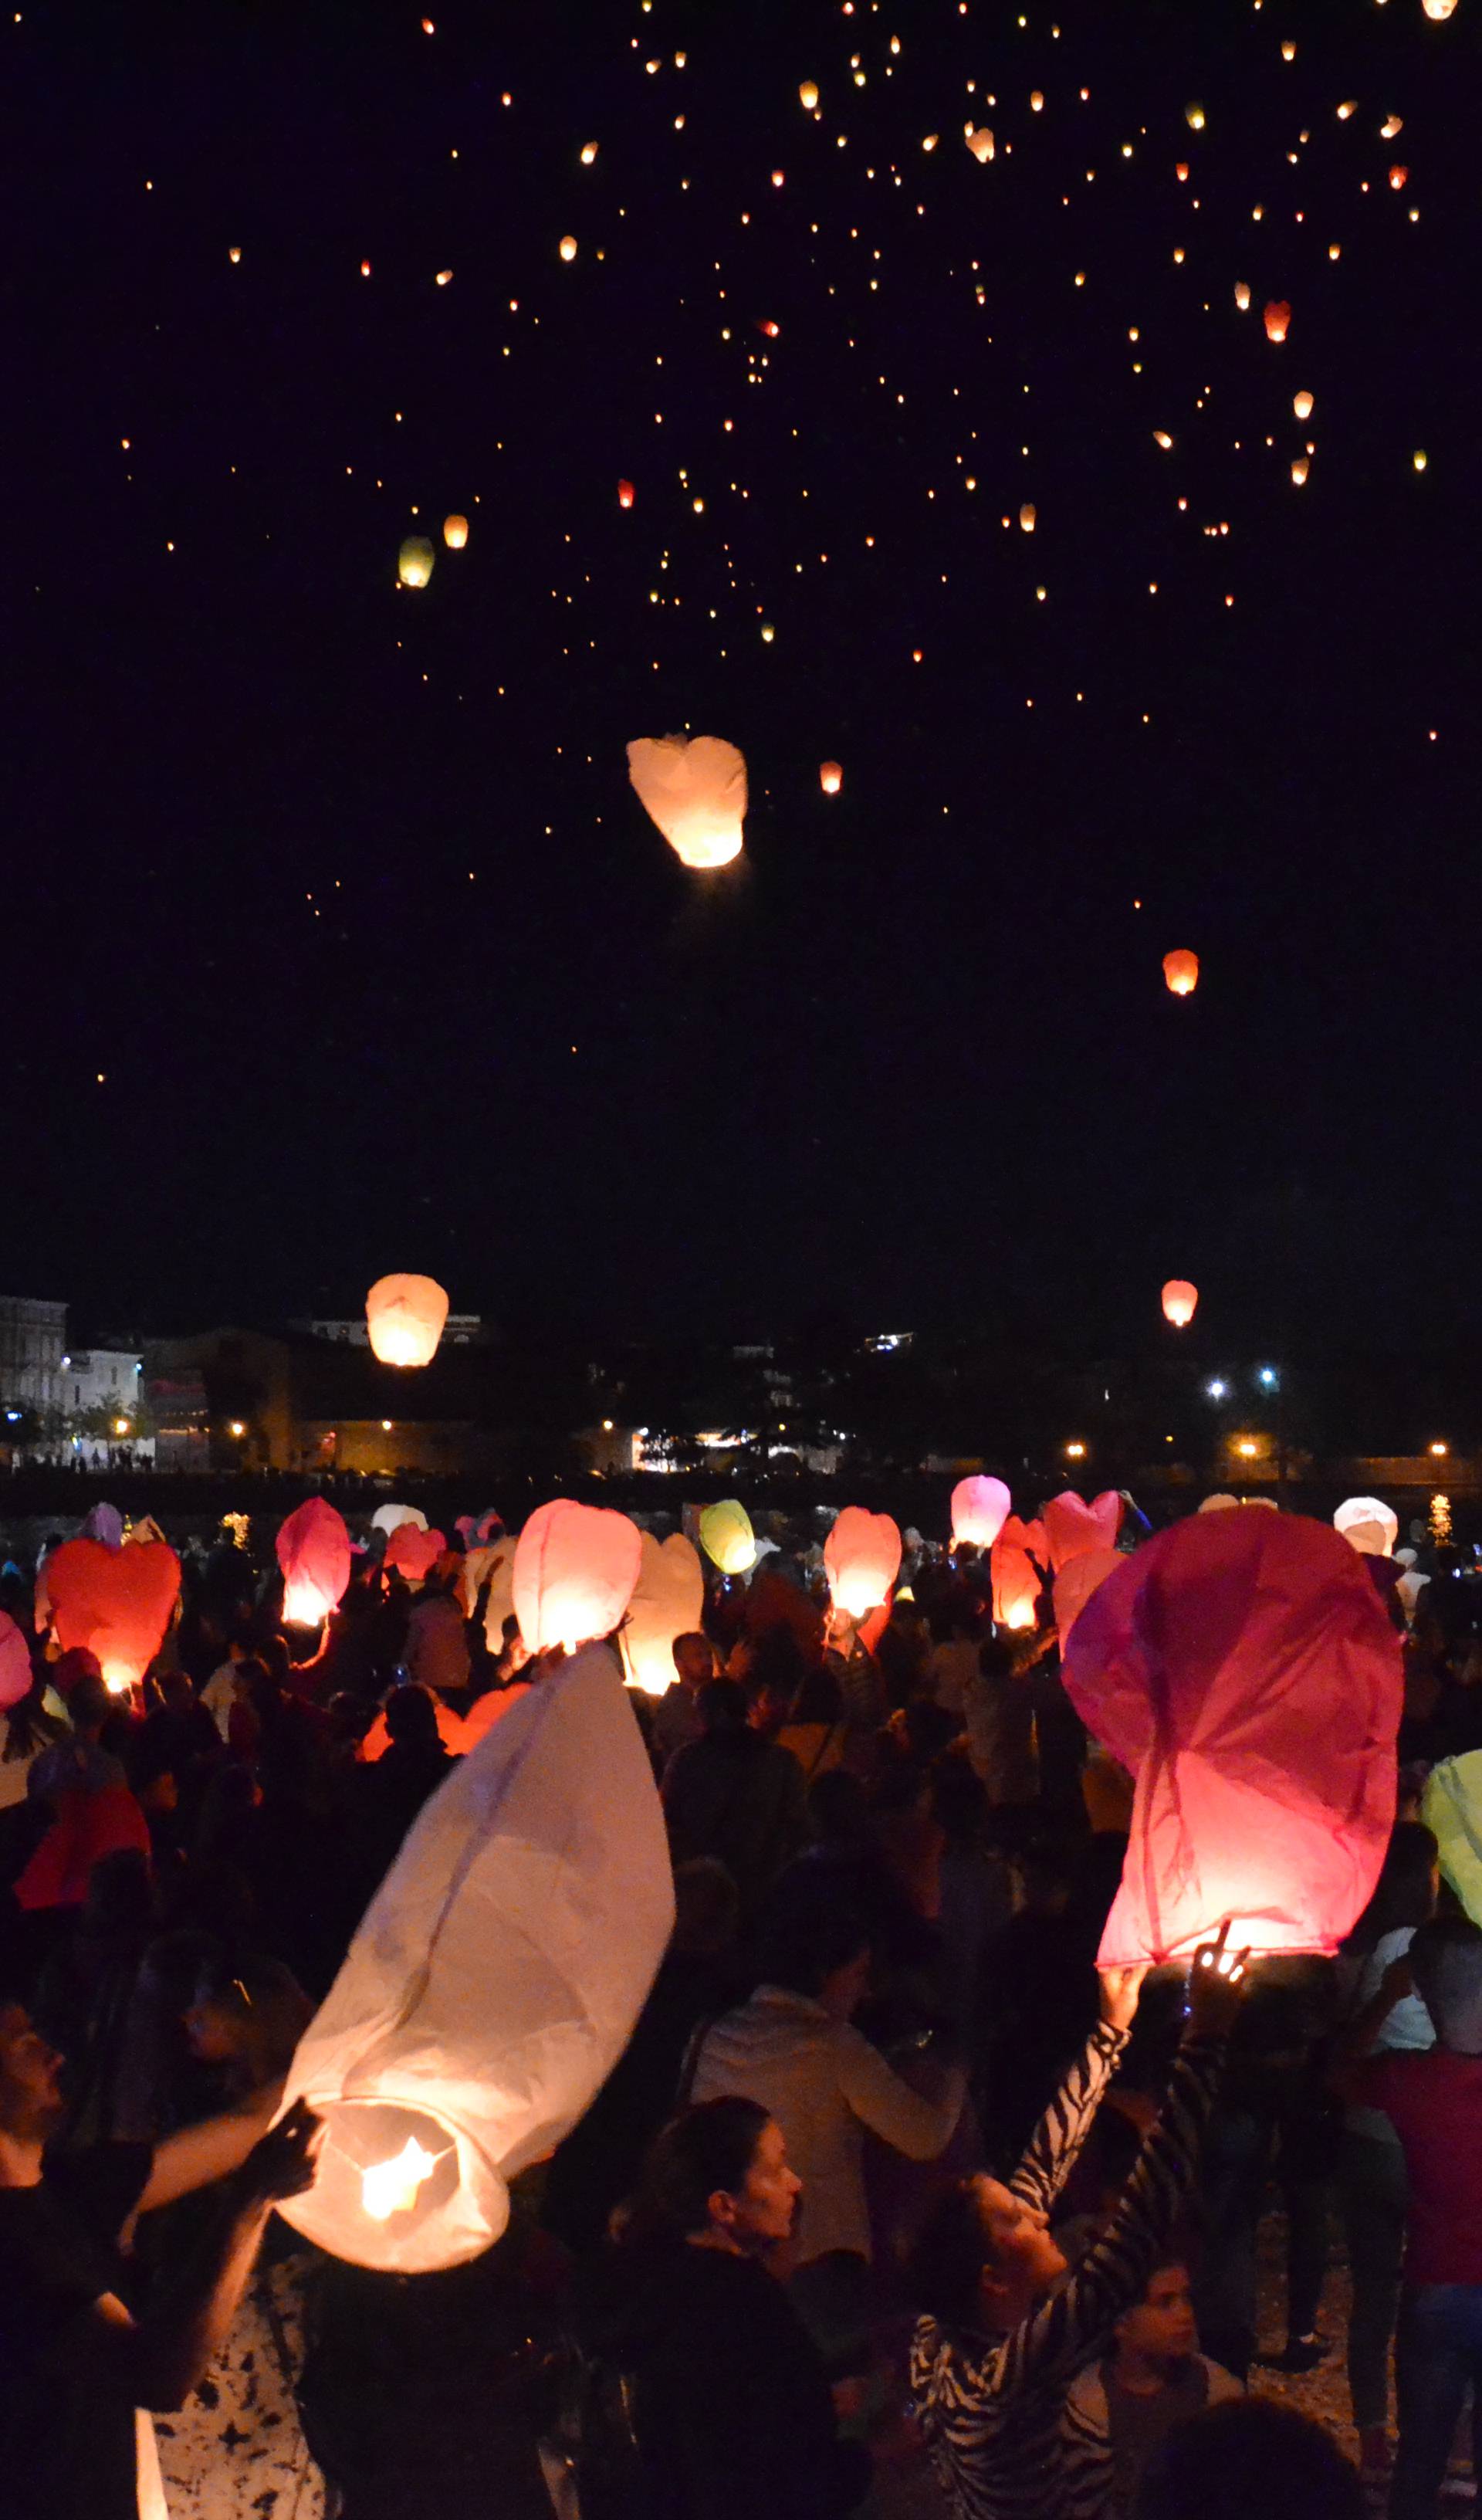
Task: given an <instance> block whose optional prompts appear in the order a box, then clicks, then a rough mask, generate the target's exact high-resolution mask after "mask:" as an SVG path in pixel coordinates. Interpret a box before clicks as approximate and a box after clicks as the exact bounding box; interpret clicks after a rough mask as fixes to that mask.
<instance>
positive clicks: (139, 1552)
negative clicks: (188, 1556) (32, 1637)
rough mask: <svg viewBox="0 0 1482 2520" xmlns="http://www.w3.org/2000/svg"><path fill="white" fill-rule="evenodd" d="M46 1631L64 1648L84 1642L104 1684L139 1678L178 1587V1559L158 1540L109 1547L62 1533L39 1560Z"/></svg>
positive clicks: (161, 1640) (168, 1616)
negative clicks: (47, 1619)
mask: <svg viewBox="0 0 1482 2520" xmlns="http://www.w3.org/2000/svg"><path fill="white" fill-rule="evenodd" d="M45 1574H46V1598H47V1603H48V1607H49V1611H50V1617H51V1624H52V1634H53V1636H54V1637H55V1638H56V1640H57V1643H58V1645H59V1646H60V1647H61V1649H62V1651H63V1652H64V1653H67V1652H69V1651H70V1649H71V1648H72V1646H73V1645H85V1646H86V1647H87V1650H88V1652H89V1653H95V1654H96V1655H97V1657H98V1660H99V1662H100V1664H101V1665H102V1667H103V1677H104V1679H105V1680H106V1682H107V1683H108V1686H109V1688H112V1689H123V1688H130V1687H132V1686H133V1685H134V1684H135V1683H136V1682H138V1681H141V1680H143V1678H144V1675H145V1673H146V1672H147V1671H148V1669H149V1667H150V1664H151V1663H152V1662H153V1661H154V1658H155V1656H156V1654H157V1652H158V1651H159V1648H160V1646H161V1644H162V1643H164V1636H165V1630H166V1629H167V1628H168V1626H169V1623H170V1619H171V1617H172V1616H173V1613H174V1608H175V1603H176V1601H177V1599H178V1598H179V1595H180V1560H179V1558H178V1557H177V1556H176V1554H175V1553H174V1551H173V1549H171V1548H169V1547H167V1545H166V1544H165V1542H164V1541H162V1540H146V1541H142V1542H139V1543H137V1544H135V1545H133V1546H131V1547H129V1548H127V1549H110V1548H109V1547H108V1546H107V1544H106V1543H105V1542H104V1541H101V1540H65V1541H64V1542H63V1544H62V1546H61V1548H60V1549H54V1550H53V1551H52V1553H51V1555H50V1556H49V1557H48V1559H47V1561H46V1568H45Z"/></svg>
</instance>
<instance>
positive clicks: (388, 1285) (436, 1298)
mask: <svg viewBox="0 0 1482 2520" xmlns="http://www.w3.org/2000/svg"><path fill="white" fill-rule="evenodd" d="M365 1317H366V1328H367V1331H368V1332H369V1334H370V1341H371V1352H372V1354H373V1355H374V1356H376V1357H378V1358H379V1359H380V1361H381V1363H382V1365H430V1364H431V1362H432V1359H433V1357H434V1356H435V1355H436V1354H437V1342H438V1340H439V1339H440V1338H441V1336H442V1328H443V1324H444V1322H445V1321H446V1320H447V1318H448V1299H447V1296H446V1294H445V1293H444V1292H443V1289H442V1287H441V1286H439V1284H438V1283H437V1281H436V1279H435V1278H418V1277H413V1276H410V1275H408V1273H407V1272H406V1271H405V1270H393V1271H392V1273H391V1275H390V1276H389V1277H388V1278H378V1279H377V1281H376V1283H375V1285H374V1286H373V1287H372V1288H371V1290H370V1292H369V1294H368V1295H367V1296H366V1299H365Z"/></svg>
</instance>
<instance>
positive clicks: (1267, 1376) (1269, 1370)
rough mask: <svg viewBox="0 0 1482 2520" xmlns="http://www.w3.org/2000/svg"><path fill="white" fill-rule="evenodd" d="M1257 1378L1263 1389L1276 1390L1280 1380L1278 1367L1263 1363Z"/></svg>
mask: <svg viewBox="0 0 1482 2520" xmlns="http://www.w3.org/2000/svg"><path fill="white" fill-rule="evenodd" d="M1256 1380H1257V1382H1258V1383H1259V1384H1260V1386H1261V1388H1262V1390H1263V1391H1275V1389H1276V1387H1277V1380H1278V1376H1277V1370H1276V1367H1275V1366H1274V1365H1263V1366H1262V1368H1261V1371H1260V1373H1258V1374H1257V1375H1256Z"/></svg>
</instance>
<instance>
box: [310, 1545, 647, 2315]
mask: <svg viewBox="0 0 1482 2520" xmlns="http://www.w3.org/2000/svg"><path fill="white" fill-rule="evenodd" d="M579 1509H580V1508H578V1510H579ZM635 1537H636V1535H635ZM673 1920H674V1897H673V1888H672V1880H671V1875H670V1868H669V1859H668V1852H667V1847H666V1843H665V1837H664V1824H663V1815H662V1813H661V1811H660V1809H659V1803H658V1796H657V1793H656V1791H655V1789H654V1785H653V1778H652V1772H651V1769H650V1766H649V1760H648V1754H647V1752H646V1751H645V1749H644V1746H643V1739H642V1736H641V1734H640V1733H639V1730H638V1727H637V1725H636V1724H635V1723H634V1721H633V1714H632V1710H631V1708H630V1707H629V1705H628V1704H627V1701H626V1697H625V1693H624V1690H623V1688H622V1683H621V1680H620V1678H619V1676H618V1672H617V1666H616V1663H615V1661H614V1659H613V1657H612V1655H611V1654H610V1653H609V1652H608V1651H606V1648H605V1647H602V1646H593V1647H590V1648H589V1649H588V1650H587V1651H586V1652H585V1653H583V1654H580V1655H579V1656H577V1657H576V1659H575V1660H573V1661H572V1662H570V1663H567V1664H566V1665H564V1666H563V1667H562V1668H561V1670H560V1671H559V1672H557V1673H556V1674H555V1675H554V1677H553V1678H551V1679H549V1680H548V1681H546V1682H545V1683H544V1684H543V1685H542V1686H541V1687H540V1688H535V1689H531V1690H530V1691H528V1693H527V1694H526V1695H525V1696H524V1697H522V1698H521V1699H520V1700H519V1703H518V1704H517V1705H516V1706H515V1707H513V1708H512V1709H511V1710H510V1712H509V1713H508V1714H506V1715H505V1716H504V1718H503V1720H502V1721H501V1722H500V1723H498V1724H497V1725H495V1726H494V1727H493V1729H492V1730H491V1731H490V1732H489V1733H486V1734H485V1735H484V1737H483V1739H482V1740H481V1741H480V1742H479V1743H478V1744H477V1746H476V1747H475V1748H474V1749H473V1750H472V1751H471V1752H470V1754H469V1756H468V1757H467V1758H466V1759H464V1760H463V1762H462V1763H461V1765H460V1766H459V1767H458V1768H456V1769H455V1770H454V1771H453V1773H452V1774H451V1776H450V1777H449V1778H448V1780H447V1782H446V1783H445V1784H444V1785H443V1786H442V1787H441V1789H440V1790H439V1791H438V1792H437V1793H435V1794H434V1795H433V1796H432V1798H431V1800H430V1802H428V1803H427V1804H426V1805H425V1806H424V1808H423V1810H422V1812H421V1814H420V1815H419V1817H418V1819H417V1820H416V1822H415V1823H413V1826H412V1828H411V1830H410V1832H409V1834H408V1836H407V1837H406V1839H405V1840H404V1842H403V1845H402V1848H401V1852H400V1854H399V1855H398V1856H397V1858H396V1861H395V1863H394V1864H393V1865H392V1867H391V1869H390V1871H389V1872H388V1873H387V1875H386V1877H385V1879H384V1880H383V1881H382V1885H381V1888H380V1889H379V1890H378V1891H377V1893H376V1896H375V1898H374V1899H373V1900H372V1902H371V1906H370V1908H369V1909H368V1911H367V1913H366V1914H365V1916H364V1918H363V1919H362V1921H361V1924H360V1926H359V1929H358V1931H357V1932H356V1935H355V1938H354V1941H353V1942H352V1943H351V1945H350V1950H349V1954H348V1956H347V1958H346V1959H345V1962H344V1965H343V1967H342V1968H341V1969H340V1971H339V1974H338V1976H337V1979H336V1981H335V1984H334V1986H333V1987H332V1988H331V1990H330V1993H329V1996H328V1997H327V1999H326V2001H325V2002H324V2003H323V2004H322V2005H321V2006H320V2009H319V2011H318V2013H317V2014H316V2016H315V2018H314V2020H313V2021H312V2022H311V2023H310V2024H309V2027H308V2029H307V2031H306V2032H305V2033H304V2036H303V2038H302V2039H301V2040H300V2042H299V2045H298V2049H297V2053H296V2054H295V2056H294V2058H293V2062H292V2067H291V2069H290V2073H289V2082H288V2092H287V2098H286V2105H288V2104H291V2103H292V2101H293V2100H294V2099H296V2098H299V2097H302V2098H305V2099H306V2100H307V2101H308V2102H309V2105H310V2107H311V2108H313V2109H314V2110H316V2111H317V2112H318V2114H319V2115H320V2116H321V2117H322V2118H323V2119H324V2121H325V2128H326V2137H325V2142H324V2146H323V2149H322V2151H321V2153H320V2156H319V2166H318V2173H317V2176H316V2178H315V2181H314V2183H313V2185H312V2187H310V2188H308V2189H307V2190H306V2191H305V2193H304V2194H303V2195H301V2196H295V2197H293V2198H292V2199H291V2200H289V2201H288V2202H287V2203H286V2205H285V2209H284V2210H285V2211H286V2213H287V2215H288V2218H289V2220H290V2221H291V2222H292V2224H293V2225H294V2226H295V2227H296V2228H297V2229H298V2230H300V2231H302V2232H303V2233H304V2234H305V2236H306V2237H307V2238H309V2239H311V2240H313V2241H315V2242H316V2243H317V2245H318V2246H319V2247H321V2248H324V2249H328V2250H329V2251H330V2252H331V2253H332V2254H333V2255H334V2256H336V2257H339V2258H347V2259H349V2260H350V2261H351V2263H352V2264H354V2265H358V2266H366V2267H373V2268H377V2269H379V2270H381V2271H382V2272H384V2273H395V2274H422V2273H427V2272H429V2271H431V2270H432V2269H435V2268H438V2267H450V2266H457V2265H461V2264H462V2263H463V2262H464V2261H466V2260H467V2259H470V2258H473V2257H477V2256H478V2255H479V2254H480V2252H481V2251H483V2250H484V2249H486V2248H488V2247H489V2246H490V2245H491V2243H492V2242H493V2241H495V2240H497V2239H498V2238H499V2236H500V2234H501V2233H502V2232H503V2230H504V2229H505V2228H506V2225H507V2223H508V2221H509V2202H510V2200H509V2182H510V2181H511V2180H512V2179H513V2178H514V2177H515V2176H516V2173H517V2172H518V2171H520V2170H523V2169H525V2168H527V2167H528V2165H529V2164H530V2163H531V2162H534V2161H539V2160H541V2159H542V2158H543V2157H544V2156H545V2155H546V2154H548V2153H549V2152H551V2151H552V2150H553V2149H554V2147H555V2146H556V2145H557V2144H558V2143H559V2142H560V2141H561V2137H562V2136H563V2135H565V2134H566V2133H567V2132H568V2130H569V2129H570V2128H571V2127H572V2126H573V2125H574V2124H575V2122H576V2120H577V2119H578V2118H579V2117H580V2116H581V2115H582V2112H583V2111H584V2110H585V2109H586V2108H587V2106H588V2105H589V2103H590V2102H591V2100H592V2098H593V2096H594V2094H595V2093H596V2092H597V2091H598V2089H599V2088H600V2086H601V2084H602V2083H603V2082H604V2080H605V2079H606V2075H607V2074H608V2073H609V2072H610V2070H611V2068H612V2066H613V2064H614V2063H615V2062H616V2059H617V2058H618V2056H619V2055H620V2054H621V2053H622V2050H623V2048H625V2046H626V2045H627V2042H628V2039H629V2037H630V2036H631V2033H632V2029H633V2024H634V2022H635V2021H636V2019H637V2017H638V2013H639V2010H640V2007H641V2006H642V2004H643V2002H644V1999H645V1997H646V1996H647V1994H648V1991H649V1988H650V1986H651V1983H652V1979H653V1974H654V1971H655V1970H656V1968H657V1966H658V1962H659V1959H660V1958H661V1957H662V1955H663V1951H664V1946H665V1944H666V1942H667V1940H668V1937H669V1933H670V1931H671V1928H672V1925H673Z"/></svg>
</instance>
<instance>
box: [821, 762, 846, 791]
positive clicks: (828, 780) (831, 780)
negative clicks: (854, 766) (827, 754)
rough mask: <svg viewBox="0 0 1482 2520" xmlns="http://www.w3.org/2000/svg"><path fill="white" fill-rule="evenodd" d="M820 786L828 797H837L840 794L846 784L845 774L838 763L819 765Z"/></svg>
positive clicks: (822, 763)
mask: <svg viewBox="0 0 1482 2520" xmlns="http://www.w3.org/2000/svg"><path fill="white" fill-rule="evenodd" d="M818 784H819V786H820V787H822V789H823V791H824V794H825V795H826V796H836V795H837V794H838V791H839V789H840V787H842V786H843V784H844V774H843V772H842V770H841V769H840V768H839V765H838V763H837V762H836V761H821V762H820V763H819V766H818Z"/></svg>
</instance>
